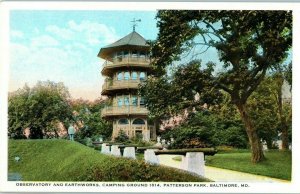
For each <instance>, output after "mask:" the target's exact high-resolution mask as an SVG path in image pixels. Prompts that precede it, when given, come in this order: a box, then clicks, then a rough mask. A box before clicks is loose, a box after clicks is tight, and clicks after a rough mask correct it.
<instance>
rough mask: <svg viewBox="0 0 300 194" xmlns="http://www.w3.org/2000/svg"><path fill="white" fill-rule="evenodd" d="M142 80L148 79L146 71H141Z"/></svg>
mask: <svg viewBox="0 0 300 194" xmlns="http://www.w3.org/2000/svg"><path fill="white" fill-rule="evenodd" d="M140 80H146V74H145V72H141V73H140Z"/></svg>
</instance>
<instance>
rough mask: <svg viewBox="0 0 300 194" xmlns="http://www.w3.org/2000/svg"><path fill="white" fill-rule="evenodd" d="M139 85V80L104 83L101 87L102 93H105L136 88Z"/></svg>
mask: <svg viewBox="0 0 300 194" xmlns="http://www.w3.org/2000/svg"><path fill="white" fill-rule="evenodd" d="M139 83H141V81H140V80H120V81H119V80H118V81H117V80H114V81H105V82H104V84H103V85H102V93H106V92H107V90H116V89H126V88H138V85H139Z"/></svg>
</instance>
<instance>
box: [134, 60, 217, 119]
mask: <svg viewBox="0 0 300 194" xmlns="http://www.w3.org/2000/svg"><path fill="white" fill-rule="evenodd" d="M207 66H208V68H206V69H205V70H201V68H200V67H201V61H191V62H189V63H188V64H186V65H180V66H178V68H177V69H175V70H174V72H173V74H171V75H169V76H161V77H149V78H148V80H147V81H146V82H144V83H142V84H141V85H140V88H139V89H140V90H139V91H140V93H141V95H142V96H144V98H145V101H146V104H147V108H148V109H149V110H150V116H153V117H159V118H163V119H168V118H170V117H173V116H176V115H178V114H179V115H182V114H184V112H185V111H187V112H191V111H193V109H195V108H196V109H201V108H202V106H203V105H204V104H206V106H210V105H214V104H217V103H218V102H220V101H221V100H222V94H221V92H220V91H219V90H217V89H216V88H215V86H214V85H213V82H212V81H213V75H212V71H213V66H214V64H213V63H209V64H207Z"/></svg>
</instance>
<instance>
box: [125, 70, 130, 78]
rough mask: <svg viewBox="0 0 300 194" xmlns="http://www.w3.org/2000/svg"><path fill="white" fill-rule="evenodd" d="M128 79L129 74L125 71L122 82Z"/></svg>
mask: <svg viewBox="0 0 300 194" xmlns="http://www.w3.org/2000/svg"><path fill="white" fill-rule="evenodd" d="M129 78H130V74H129V72H128V71H126V72H125V73H124V80H129Z"/></svg>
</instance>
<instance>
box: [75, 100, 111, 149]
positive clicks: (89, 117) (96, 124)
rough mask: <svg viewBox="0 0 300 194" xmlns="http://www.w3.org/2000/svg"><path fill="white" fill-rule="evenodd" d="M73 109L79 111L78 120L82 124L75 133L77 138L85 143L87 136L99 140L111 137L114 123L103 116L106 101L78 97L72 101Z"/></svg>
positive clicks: (76, 118)
mask: <svg viewBox="0 0 300 194" xmlns="http://www.w3.org/2000/svg"><path fill="white" fill-rule="evenodd" d="M71 106H72V109H73V110H74V111H76V112H77V114H76V116H75V120H76V122H78V124H79V123H80V124H79V126H81V128H80V130H79V132H78V133H76V135H75V140H76V141H79V142H81V143H83V144H85V139H86V138H92V139H93V140H98V139H99V137H102V138H103V139H105V140H108V139H110V137H111V133H112V124H111V123H109V122H107V121H106V120H104V119H102V118H101V110H102V109H103V107H104V101H102V100H101V99H99V100H95V101H94V102H90V101H87V100H82V99H78V100H75V101H72V103H71Z"/></svg>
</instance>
